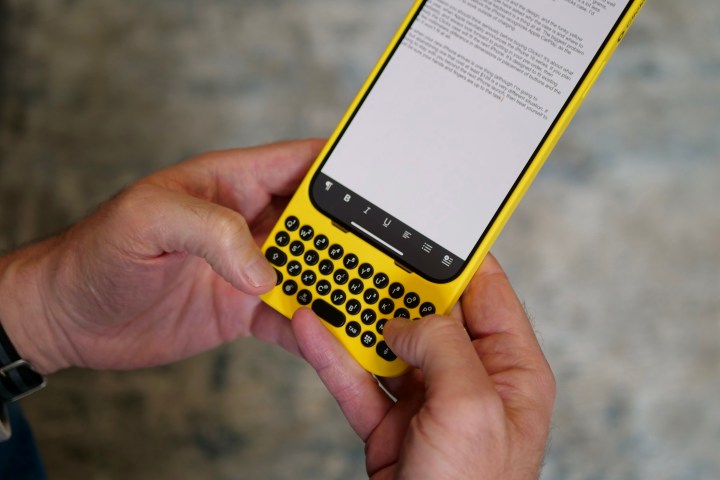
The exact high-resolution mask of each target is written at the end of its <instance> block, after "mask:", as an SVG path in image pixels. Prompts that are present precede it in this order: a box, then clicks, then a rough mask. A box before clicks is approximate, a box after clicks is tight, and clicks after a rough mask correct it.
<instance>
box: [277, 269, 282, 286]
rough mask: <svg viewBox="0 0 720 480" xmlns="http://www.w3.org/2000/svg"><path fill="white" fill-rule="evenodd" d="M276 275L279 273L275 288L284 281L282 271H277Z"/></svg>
mask: <svg viewBox="0 0 720 480" xmlns="http://www.w3.org/2000/svg"><path fill="white" fill-rule="evenodd" d="M275 273H277V282H275V286H278V285H280V284H281V283H282V281H283V274H282V272H281V271H280V270H275Z"/></svg>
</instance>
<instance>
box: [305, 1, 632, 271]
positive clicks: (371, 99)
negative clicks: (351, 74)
mask: <svg viewBox="0 0 720 480" xmlns="http://www.w3.org/2000/svg"><path fill="white" fill-rule="evenodd" d="M630 3H631V2H630V1H611V0H426V1H425V2H424V3H423V4H422V6H421V7H420V8H419V10H418V11H417V13H416V15H415V17H414V18H413V19H412V21H411V22H410V24H409V25H408V28H407V29H406V31H405V32H404V34H403V36H402V39H401V41H400V42H399V44H398V45H397V46H396V47H395V49H394V51H393V52H392V53H391V54H390V56H389V57H388V59H387V61H386V62H385V64H384V65H383V67H382V71H381V74H380V75H379V76H378V77H377V78H376V79H375V82H374V83H373V84H372V85H371V87H370V88H369V90H368V91H367V93H366V95H365V97H364V98H363V99H362V101H361V103H360V105H359V107H358V109H357V110H356V111H355V113H354V115H353V116H352V118H351V120H350V122H349V123H348V124H347V125H346V126H345V129H344V131H343V132H341V134H340V135H339V136H338V138H337V140H336V141H335V144H334V145H333V146H332V147H331V149H330V150H329V154H328V155H327V157H326V159H325V161H324V163H323V164H322V166H321V167H320V169H319V170H318V172H317V173H316V175H315V177H314V178H313V181H312V184H311V188H310V198H311V199H312V201H313V203H314V204H315V206H316V207H317V208H318V209H319V210H320V211H322V212H323V213H324V214H326V215H328V216H329V217H330V218H331V219H332V220H333V221H334V222H336V224H338V225H340V226H342V227H343V228H345V229H347V230H350V231H352V232H354V233H355V234H357V235H359V236H361V237H363V238H364V239H365V240H367V241H368V242H370V243H372V244H374V245H375V246H376V247H377V248H379V249H381V250H383V251H384V252H385V253H387V254H388V255H390V256H391V257H393V258H394V259H395V260H396V261H397V262H398V263H399V264H401V265H403V266H405V267H406V268H408V269H410V270H411V271H414V272H416V273H418V274H419V275H421V276H423V277H425V278H428V279H430V280H433V281H436V282H444V281H450V280H452V279H453V278H455V277H456V276H457V275H458V274H459V273H460V272H461V271H462V269H463V268H464V266H465V263H466V262H467V260H468V259H469V258H470V257H471V256H472V254H473V252H474V250H475V249H476V248H477V246H478V245H479V243H480V242H481V241H482V239H483V237H484V235H485V234H486V232H487V230H488V227H489V226H490V225H491V222H492V221H493V219H494V218H495V216H496V215H497V214H498V212H499V211H500V209H501V208H502V206H503V204H504V203H505V201H506V199H507V198H508V196H509V194H510V193H511V191H512V189H513V186H514V185H515V184H516V183H517V181H518V180H519V178H520V177H521V175H522V173H523V171H524V170H525V169H526V168H527V166H528V165H529V163H530V162H531V161H532V159H533V157H534V155H535V154H536V152H537V150H538V148H539V147H540V146H541V145H542V143H543V140H544V139H545V137H546V136H547V134H548V132H549V131H550V130H551V129H552V127H553V125H554V123H555V122H556V121H557V119H558V118H559V116H560V115H561V114H562V112H563V109H564V108H565V107H566V105H567V103H568V101H569V99H570V98H571V97H572V95H573V93H574V92H575V91H576V90H577V88H578V86H579V84H580V83H581V81H582V80H583V78H584V77H585V75H586V74H587V72H588V70H589V68H590V67H591V65H592V62H593V60H594V58H595V57H596V56H597V54H598V52H599V51H600V50H601V49H602V48H603V46H604V45H605V43H606V42H607V41H608V40H609V37H610V35H611V33H612V32H613V30H614V29H615V28H616V26H617V25H618V23H619V21H620V19H621V18H622V16H623V14H624V13H625V10H626V9H627V8H629V4H630Z"/></svg>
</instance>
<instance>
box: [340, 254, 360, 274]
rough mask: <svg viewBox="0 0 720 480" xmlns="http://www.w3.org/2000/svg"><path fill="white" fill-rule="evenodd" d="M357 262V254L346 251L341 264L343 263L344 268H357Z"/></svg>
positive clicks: (358, 261)
mask: <svg viewBox="0 0 720 480" xmlns="http://www.w3.org/2000/svg"><path fill="white" fill-rule="evenodd" d="M359 263H360V260H358V257H357V255H354V254H352V253H348V254H347V255H345V259H344V260H343V265H345V268H347V269H348V270H352V269H354V268H357V266H358V264H359Z"/></svg>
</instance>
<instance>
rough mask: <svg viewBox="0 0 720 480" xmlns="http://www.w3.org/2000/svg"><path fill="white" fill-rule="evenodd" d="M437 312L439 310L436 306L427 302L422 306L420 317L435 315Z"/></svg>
mask: <svg viewBox="0 0 720 480" xmlns="http://www.w3.org/2000/svg"><path fill="white" fill-rule="evenodd" d="M436 311H437V309H436V308H435V305H433V304H432V303H430V302H425V303H423V304H422V305H420V315H421V316H423V317H427V316H428V315H434V314H435V312H436Z"/></svg>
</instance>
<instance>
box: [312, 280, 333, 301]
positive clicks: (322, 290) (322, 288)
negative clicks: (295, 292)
mask: <svg viewBox="0 0 720 480" xmlns="http://www.w3.org/2000/svg"><path fill="white" fill-rule="evenodd" d="M315 290H316V291H317V293H319V294H320V295H322V296H323V297H324V296H325V295H327V294H328V293H330V290H332V285H330V282H328V281H327V280H320V281H319V282H318V284H317V287H315Z"/></svg>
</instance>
